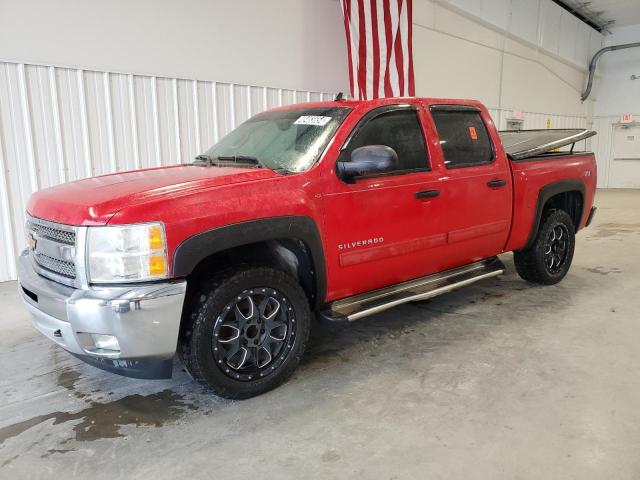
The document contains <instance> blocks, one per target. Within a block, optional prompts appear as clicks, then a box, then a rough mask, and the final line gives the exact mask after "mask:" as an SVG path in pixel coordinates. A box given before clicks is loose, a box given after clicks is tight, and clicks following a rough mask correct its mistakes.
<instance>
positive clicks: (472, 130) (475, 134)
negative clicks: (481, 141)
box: [469, 127, 478, 140]
mask: <svg viewBox="0 0 640 480" xmlns="http://www.w3.org/2000/svg"><path fill="white" fill-rule="evenodd" d="M469 136H470V137H471V140H478V132H476V127H469Z"/></svg>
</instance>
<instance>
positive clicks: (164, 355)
mask: <svg viewBox="0 0 640 480" xmlns="http://www.w3.org/2000/svg"><path fill="white" fill-rule="evenodd" d="M18 289H19V291H20V296H21V298H22V300H23V302H24V303H25V305H26V307H27V309H28V310H29V312H30V313H31V317H32V320H33V324H34V325H35V327H36V328H37V329H38V330H39V331H40V332H41V333H42V334H44V335H45V336H46V337H48V338H49V339H50V340H53V341H54V342H56V343H57V344H58V345H60V346H61V347H63V348H64V349H65V350H67V351H69V352H70V353H72V354H73V355H75V356H77V357H79V358H81V359H82V360H84V361H86V362H87V363H90V364H92V365H94V366H96V367H98V368H102V369H103V370H108V371H111V372H114V373H119V374H121V375H126V376H129V377H135V378H170V377H171V370H172V360H173V356H174V355H175V351H176V345H177V342H178V330H179V327H180V317H181V315H182V305H183V302H184V296H185V292H186V289H187V282H186V281H184V280H181V281H167V282H162V283H150V284H141V285H129V286H120V285H118V286H109V287H91V288H90V289H86V290H85V289H75V288H72V287H68V286H66V285H62V284H60V283H57V282H54V281H52V280H49V279H47V278H44V277H42V276H41V275H39V274H38V273H37V272H36V271H35V270H34V268H33V262H32V258H31V256H30V254H29V251H28V250H25V251H24V252H22V254H21V255H20V256H19V257H18ZM92 334H94V335H95V334H100V335H111V336H114V337H116V339H117V341H118V346H119V350H117V351H114V350H104V349H100V348H97V347H96V346H95V345H94V340H93V337H92Z"/></svg>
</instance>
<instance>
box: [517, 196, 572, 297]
mask: <svg viewBox="0 0 640 480" xmlns="http://www.w3.org/2000/svg"><path fill="white" fill-rule="evenodd" d="M575 242H576V241H575V227H574V225H573V220H571V217H570V216H569V214H568V213H567V212H565V211H564V210H557V209H552V210H547V211H546V212H545V213H544V215H543V218H542V221H541V223H540V228H539V230H538V233H537V234H536V239H535V241H534V242H533V245H532V246H531V247H529V248H527V249H526V250H521V251H518V252H514V254H513V259H514V262H515V265H516V271H517V272H518V275H520V277H522V278H523V279H524V280H526V281H528V282H532V283H539V284H542V285H553V284H555V283H558V282H559V281H560V280H562V279H563V278H564V277H565V275H566V274H567V272H568V271H569V268H570V267H571V262H572V260H573V252H574V249H575Z"/></svg>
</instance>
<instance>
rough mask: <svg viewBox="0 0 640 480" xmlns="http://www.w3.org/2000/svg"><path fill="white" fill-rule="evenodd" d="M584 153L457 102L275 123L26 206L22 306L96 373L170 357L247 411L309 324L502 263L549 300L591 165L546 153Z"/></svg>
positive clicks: (304, 110) (265, 118) (311, 108)
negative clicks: (182, 158)
mask: <svg viewBox="0 0 640 480" xmlns="http://www.w3.org/2000/svg"><path fill="white" fill-rule="evenodd" d="M590 134H591V133H590V132H586V131H561V132H559V134H558V132H556V131H554V130H547V131H539V132H532V131H524V132H498V131H497V130H496V127H495V125H494V123H493V121H492V120H491V117H490V115H489V113H488V111H487V109H486V108H485V107H484V106H483V105H482V104H480V103H479V102H476V101H465V100H449V99H430V98H387V99H379V100H374V101H363V102H357V101H342V100H336V101H334V102H322V103H308V104H300V105H290V106H286V107H282V108H276V109H273V110H269V111H267V112H264V113H261V114H259V115H256V116H255V117H253V118H251V119H249V120H248V121H246V122H245V123H243V124H242V125H240V126H239V127H238V128H236V129H235V130H233V131H232V132H231V133H229V134H228V135H227V136H226V137H224V138H223V139H222V140H220V142H218V143H217V144H216V145H214V146H213V147H211V148H210V149H209V150H208V151H206V152H205V153H203V154H202V155H199V156H198V157H197V158H196V159H195V161H194V162H193V163H190V164H185V165H175V166H170V167H164V168H152V169H146V170H140V171H131V172H124V173H116V174H111V175H104V176H100V177H95V178H88V179H84V180H79V181H75V182H71V183H67V184H64V185H60V186H57V187H53V188H49V189H45V190H42V191H40V192H37V193H35V194H33V195H32V197H31V199H30V201H29V203H28V206H27V217H28V220H27V226H26V228H27V241H28V248H27V249H25V250H24V251H23V252H22V253H21V255H20V256H19V259H18V260H19V262H18V263H19V268H18V270H19V290H20V293H21V296H22V298H23V300H24V303H25V304H26V306H27V308H28V309H29V311H30V312H31V314H32V315H31V316H32V318H33V322H34V324H35V326H36V327H37V328H38V330H40V331H41V332H42V333H43V334H44V335H46V336H47V337H49V338H50V339H51V340H53V341H54V342H56V343H58V344H59V345H61V346H62V347H63V348H65V349H67V350H68V351H69V352H71V353H72V354H73V355H76V356H78V357H80V358H82V359H83V360H85V361H87V362H89V363H91V364H93V365H95V366H98V367H100V368H103V369H106V370H109V371H112V372H117V373H120V374H124V375H128V376H133V377H138V378H162V377H168V376H170V375H171V371H172V359H173V357H174V355H175V354H176V352H177V353H178V354H179V356H180V357H181V359H182V361H183V362H184V364H185V366H186V368H187V369H188V371H189V372H190V373H191V375H192V376H193V377H194V378H195V379H197V380H199V381H201V382H203V383H205V384H207V385H209V386H210V387H211V389H212V390H213V391H214V392H215V393H217V394H219V395H221V396H225V397H230V398H246V397H250V396H254V395H257V394H260V393H262V392H265V391H267V390H269V389H271V388H274V387H275V386H277V385H279V384H280V383H282V382H283V381H285V380H286V378H287V377H288V376H289V375H291V373H292V372H293V370H294V369H295V368H296V366H297V365H298V363H299V361H300V358H301V356H302V355H303V352H304V350H305V346H306V343H307V339H308V336H309V329H310V324H311V321H312V315H317V316H319V317H322V318H324V319H328V320H331V321H342V320H355V319H358V318H361V317H364V316H366V315H369V314H372V313H375V312H379V311H382V310H384V309H387V308H390V307H392V306H394V305H398V304H401V303H404V302H410V301H415V300H422V299H425V298H430V297H433V296H435V295H438V294H441V293H444V292H448V291H450V290H452V289H454V288H457V287H461V286H464V285H468V284H470V283H473V282H476V281H479V280H481V279H483V278H487V277H491V276H494V275H498V274H500V273H502V272H503V271H504V266H503V265H502V263H501V262H500V260H499V259H498V258H497V255H498V254H501V253H504V252H509V251H513V252H514V253H515V255H514V258H515V265H516V268H517V271H518V273H519V274H520V276H521V277H522V278H524V279H525V280H528V281H531V282H537V283H542V284H553V283H556V282H558V281H560V280H561V279H562V278H563V277H564V276H565V275H566V273H567V271H568V270H569V266H570V265H571V260H572V257H573V251H574V245H575V242H574V235H575V233H576V232H577V231H578V230H579V229H581V228H583V227H585V226H587V225H588V224H589V222H590V221H591V218H592V216H593V213H594V211H595V208H594V207H593V200H594V192H595V185H596V164H595V160H594V156H593V154H591V153H578V152H574V151H573V147H572V150H571V152H559V151H558V150H557V148H556V149H555V150H552V149H554V147H557V146H560V145H565V144H567V145H568V144H569V143H575V142H576V141H577V140H579V139H582V138H585V137H586V136H589V135H590ZM501 137H502V139H501ZM503 143H504V144H503ZM505 150H506V151H505Z"/></svg>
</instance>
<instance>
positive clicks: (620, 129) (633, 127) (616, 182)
mask: <svg viewBox="0 0 640 480" xmlns="http://www.w3.org/2000/svg"><path fill="white" fill-rule="evenodd" d="M612 142H613V159H612V161H611V165H610V171H609V185H608V186H609V187H611V188H640V124H639V123H636V122H634V123H620V124H616V125H614V127H613V140H612Z"/></svg>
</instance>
